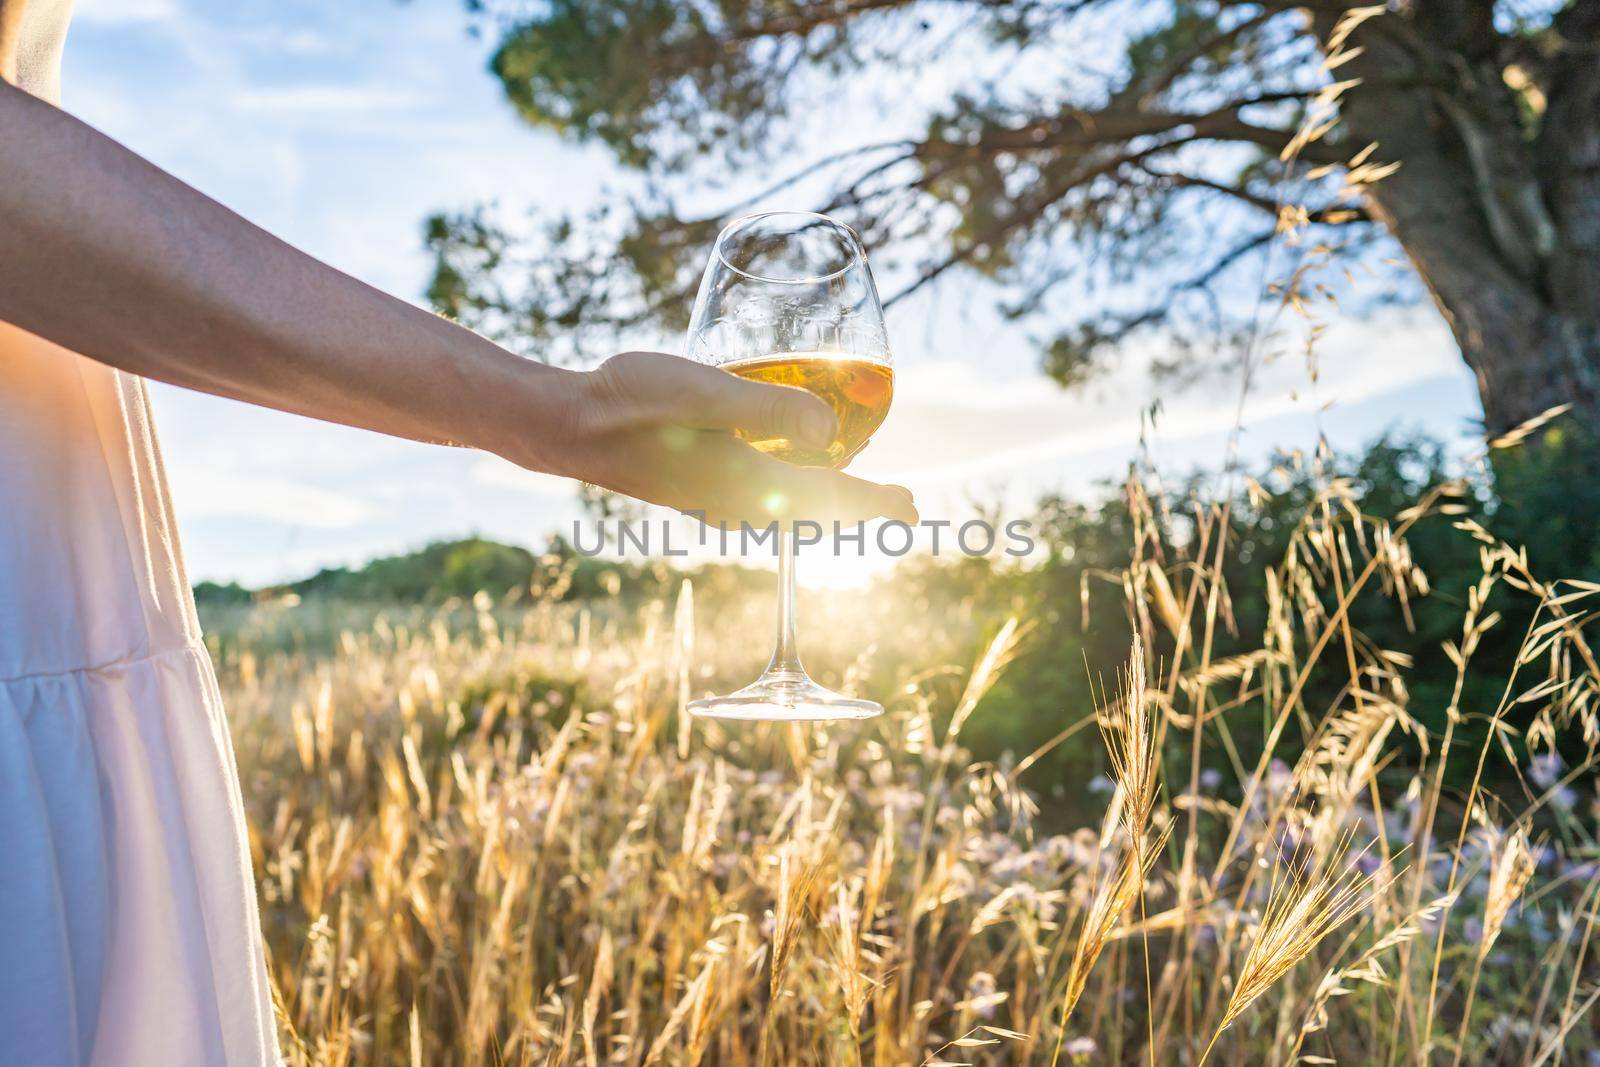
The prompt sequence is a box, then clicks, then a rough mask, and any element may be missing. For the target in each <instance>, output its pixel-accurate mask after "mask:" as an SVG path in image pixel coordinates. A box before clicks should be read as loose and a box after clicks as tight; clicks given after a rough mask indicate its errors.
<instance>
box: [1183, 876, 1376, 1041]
mask: <svg viewBox="0 0 1600 1067" xmlns="http://www.w3.org/2000/svg"><path fill="white" fill-rule="evenodd" d="M1339 851H1340V852H1341V853H1347V852H1348V850H1347V849H1343V850H1339ZM1296 859H1298V857H1294V858H1292V859H1291V860H1290V862H1289V863H1288V865H1287V867H1286V869H1285V876H1284V877H1282V878H1279V877H1278V876H1277V872H1274V882H1273V885H1272V889H1271V891H1270V893H1269V895H1268V898H1267V907H1266V911H1265V912H1264V913H1263V915H1262V917H1261V924H1260V926H1258V927H1257V928H1256V935H1255V939H1254V940H1253V941H1251V943H1250V949H1249V951H1248V952H1246V953H1245V958H1244V963H1243V964H1242V965H1241V966H1240V968H1239V976H1238V980H1237V981H1236V982H1235V983H1234V987H1233V992H1232V994H1231V995H1230V996H1229V997H1228V1003H1227V1006H1226V1007H1225V1008H1224V1009H1223V1012H1222V1021H1221V1022H1219V1023H1218V1024H1217V1028H1216V1030H1215V1032H1213V1033H1212V1035H1211V1043H1210V1044H1208V1045H1207V1046H1206V1050H1205V1053H1204V1054H1203V1055H1201V1057H1200V1063H1201V1064H1204V1063H1205V1062H1206V1061H1207V1060H1208V1059H1209V1058H1210V1056H1211V1051H1212V1050H1213V1049H1214V1048H1216V1045H1217V1040H1218V1039H1219V1038H1220V1037H1221V1036H1222V1032H1223V1031H1224V1030H1226V1029H1227V1028H1228V1027H1229V1026H1230V1025H1232V1024H1233V1022H1234V1021H1235V1020H1237V1019H1238V1018H1239V1017H1240V1016H1241V1015H1243V1014H1244V1013H1245V1011H1247V1010H1248V1009H1249V1007H1250V1005H1252V1004H1254V1003H1255V1002H1256V1001H1257V1000H1259V999H1261V997H1262V995H1263V994H1265V993H1266V992H1267V990H1269V989H1271V988H1272V986H1273V984H1274V983H1276V982H1277V981H1278V979H1280V978H1282V977H1283V976H1284V975H1286V974H1288V973H1289V972H1290V971H1291V970H1293V969H1294V967H1295V966H1296V965H1297V964H1299V962H1300V961H1301V960H1303V959H1305V958H1306V957H1307V956H1309V955H1310V954H1311V952H1312V950H1313V949H1315V948H1316V947H1317V945H1319V944H1320V943H1321V942H1322V939H1323V938H1325V937H1327V936H1328V935H1329V934H1331V933H1333V931H1335V930H1337V929H1338V928H1339V927H1340V926H1343V925H1344V924H1345V923H1346V922H1347V921H1348V920H1350V919H1351V918H1352V917H1354V916H1355V915H1356V914H1357V913H1358V912H1360V911H1362V910H1364V909H1365V908H1366V907H1367V906H1368V905H1370V904H1371V903H1372V899H1373V895H1374V891H1375V888H1376V887H1375V885H1374V882H1373V878H1372V876H1370V875H1363V874H1360V873H1359V872H1358V871H1357V870H1356V868H1355V858H1350V859H1349V860H1348V861H1347V862H1344V863H1342V864H1335V863H1334V862H1332V861H1327V862H1324V863H1323V864H1322V866H1321V869H1320V870H1319V871H1318V872H1317V873H1316V874H1315V875H1314V876H1312V877H1310V878H1307V877H1305V876H1303V875H1301V874H1300V873H1299V872H1298V871H1297V870H1296V869H1295V860H1296Z"/></svg>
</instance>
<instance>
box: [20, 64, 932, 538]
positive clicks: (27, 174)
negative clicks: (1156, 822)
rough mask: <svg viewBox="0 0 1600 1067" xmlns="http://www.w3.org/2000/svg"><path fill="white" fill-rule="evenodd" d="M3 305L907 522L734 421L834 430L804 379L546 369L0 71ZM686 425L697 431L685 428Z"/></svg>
mask: <svg viewBox="0 0 1600 1067" xmlns="http://www.w3.org/2000/svg"><path fill="white" fill-rule="evenodd" d="M0 320H4V321H6V322H10V323H12V324H14V325H16V326H20V327H21V328H23V329H25V330H27V331H29V332H31V333H34V334H37V335H38V336H40V337H43V338H45V339H47V340H50V341H53V342H55V343H57V344H59V345H61V346H63V347H64V348H68V349H71V350H72V351H74V352H78V353H81V354H83V355H85V356H89V357H91V358H93V359H96V360H99V361H101V362H104V363H108V364H111V365H113V366H117V367H121V368H123V369H124V370H128V371H132V372H134V373H136V374H140V375H143V376H145V377H149V378H155V379H158V380H160V381H164V382H170V383H172V384H175V385H181V386H186V387H188V388H191V389H198V390H200V391H202V392H207V393H214V394H217V395H219V396H227V397H232V398H234V399H237V400H245V401H249V402H251V403H255V404H261V405H264V406H266V407H272V408H277V409H279V410H282V411H292V412H296V413H298V414H302V415H309V416H312V417H314V418H319V419H326V420H328V421H331V422H340V423H344V424H346V425H350V426H358V427H362V428H365V429H369V430H377V431H380V432H383V433H387V434H393V435H396V436H399V437H408V438H412V439H415V440H419V441H437V442H452V443H459V444H465V445H470V446H472V447H476V448H482V449H485V450H488V451H492V452H495V453H498V454H500V455H502V456H505V457H506V458H508V459H510V460H512V461H513V462H516V463H518V464H521V465H522V466H525V467H530V468H533V469H536V470H542V471H548V472H551V473H555V474H562V475H567V476H571V477H576V478H582V479H585V480H587V481H592V482H595V483H597V484H600V485H604V486H606V487H607V488H612V489H616V490H618V491H620V492H625V493H628V494H630V495H633V496H638V497H641V498H643V499H646V500H650V501H653V502H655V503H662V504H667V505H669V506H672V507H677V508H680V509H685V510H687V509H693V508H704V509H706V510H707V511H708V512H709V513H711V514H712V515H713V516H720V517H725V518H729V519H732V520H735V521H737V520H739V519H743V518H750V519H755V518H759V517H763V516H765V515H767V514H768V508H767V507H765V506H764V504H763V501H764V500H766V499H767V498H768V497H769V496H770V495H771V494H773V493H774V492H776V493H778V494H779V495H780V496H783V497H784V498H785V499H787V500H788V501H789V502H790V503H789V505H788V507H787V508H786V510H790V511H792V512H794V513H796V514H805V515H807V516H808V517H813V516H816V517H826V518H834V517H843V518H856V517H863V518H865V517H872V516H875V515H880V514H882V515H892V516H895V517H899V518H903V519H911V518H914V515H915V513H914V511H913V510H912V509H911V505H910V500H909V494H905V493H904V491H903V490H895V489H892V488H889V487H884V486H878V485H874V484H872V483H869V482H863V481H861V480H859V479H854V478H850V477H848V476H846V475H842V474H838V473H835V472H831V471H820V470H805V469H801V468H793V467H789V466H788V465H787V464H783V463H780V462H778V461H775V460H771V459H769V458H768V457H766V456H763V455H760V454H759V453H756V452H755V451H754V450H753V449H750V448H748V447H747V446H745V445H743V444H741V443H740V442H738V441H737V440H736V439H735V438H733V437H732V436H731V435H730V434H729V433H728V432H727V431H729V430H732V429H735V428H746V429H751V430H756V431H764V432H770V433H775V434H779V435H784V436H795V437H800V438H802V439H807V440H816V441H819V442H821V443H826V441H827V440H828V439H829V438H831V435H832V428H833V422H832V419H833V416H832V414H831V412H829V411H828V409H827V407H826V405H824V404H823V403H822V402H821V401H820V400H818V399H816V398H815V397H812V396H811V395H810V394H808V393H804V392H802V391H800V390H795V389H786V388H783V387H778V386H767V385H760V384H757V383H752V382H745V381H743V380H742V379H738V378H735V377H734V376H733V375H730V374H726V373H724V372H722V371H718V370H715V369H714V368H709V367H703V366H700V365H698V364H695V363H692V362H689V361H687V360H682V359H679V358H677V357H675V356H667V355H662V354H659V353H630V354H628V356H627V357H626V358H623V359H618V360H613V361H610V362H608V363H606V364H605V365H603V366H602V367H601V368H600V369H599V370H597V371H594V372H587V373H586V372H578V371H568V370H562V369H558V368H554V367H548V366H545V365H543V364H539V363H534V362H531V361H528V360H525V359H522V358H520V357H518V356H515V355H513V354H512V353H509V352H507V351H505V350H504V349H502V348H500V347H499V346H497V345H494V344H492V343H490V342H489V341H486V340H484V339H483V338H481V337H479V336H477V335H476V334H474V333H472V332H471V331H469V330H466V329H463V328H461V327H459V326H456V325H454V324H453V323H450V322H448V321H446V320H444V319H442V318H439V317H438V316H435V315H431V314H429V313H428V312H426V311H423V310H421V309H419V308H416V307H413V306H411V305H409V304H407V303H405V302H404V301H401V300H397V299H395V298H393V297H390V296H387V295H385V294H384V293H382V292H379V291H378V290H376V289H374V288H372V287H371V286H368V285H365V284H363V283H362V282H359V281H357V280H356V279H354V278H352V277H350V276H349V275H347V274H344V273H342V272H340V271H337V270H335V269H333V268H331V267H329V266H327V265H325V264H323V263H321V262H319V261H317V260H315V259H312V258H311V257H310V256H307V255H305V254H303V253H301V252H298V251H296V250H295V249H294V248H291V247H290V246H289V245H287V244H285V243H283V242H282V241H279V240H278V239H277V238H275V237H273V236H272V235H271V234H269V233H267V232H266V231H264V230H261V229H259V228H258V227H256V226H253V225H251V224H250V223H248V222H246V221H245V220H244V219H242V218H240V217H239V216H238V215H235V214H234V213H233V212H231V211H229V210H227V209H226V208H224V207H222V206H221V205H220V204H218V203H216V202H215V201H213V200H211V199H209V198H208V197H205V196H203V195H201V194H200V193H198V192H196V191H195V190H194V189H191V188H190V187H189V186H187V185H184V184H183V183H182V182H180V181H178V180H177V179H175V178H173V177H172V176H171V175H169V174H166V173H165V172H163V171H161V170H160V169H158V168H156V167H155V166H153V165H151V164H150V163H148V162H146V161H145V160H143V159H141V158H139V157H138V156H136V155H134V154H133V153H132V152H129V151H128V150H126V149H125V148H123V147H122V146H121V145H118V144H117V143H116V142H114V141H112V140H111V139H109V138H107V137H105V136H104V135H102V134H100V133H98V132H96V131H95V130H93V129H91V128H90V127H88V126H86V125H84V124H83V123H81V122H79V121H77V120H76V119H74V118H72V117H71V116H69V115H67V114H66V113H64V112H62V111H59V110H57V109H56V108H54V107H51V106H50V105H48V104H45V103H43V102H41V101H38V100H35V99H33V98H32V97H30V96H28V95H27V94H26V93H24V92H22V91H21V90H19V89H16V88H14V87H12V86H10V85H7V84H4V83H3V82H0ZM686 430H687V431H689V432H688V433H685V432H684V431H686Z"/></svg>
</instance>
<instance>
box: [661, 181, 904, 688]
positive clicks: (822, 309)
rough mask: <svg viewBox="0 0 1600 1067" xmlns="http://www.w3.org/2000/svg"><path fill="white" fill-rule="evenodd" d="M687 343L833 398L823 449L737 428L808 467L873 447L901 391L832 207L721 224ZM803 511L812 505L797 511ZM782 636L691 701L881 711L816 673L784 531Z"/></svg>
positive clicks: (733, 367) (869, 289)
mask: <svg viewBox="0 0 1600 1067" xmlns="http://www.w3.org/2000/svg"><path fill="white" fill-rule="evenodd" d="M686 347H687V354H688V356H689V357H690V358H691V359H695V360H698V361H700V362H702V363H708V364H712V365H714V366H718V367H722V368H723V369H724V370H727V371H729V372H730V373H733V374H737V375H739V376H740V377H742V378H747V379H749V380H751V381H758V382H766V383H769V384H775V385H786V386H793V387H797V388H801V389H805V390H806V391H807V392H810V393H812V394H813V395H814V396H817V397H819V398H820V399H821V400H822V401H823V402H824V403H826V404H827V405H828V406H829V408H831V409H832V411H833V413H834V417H835V419H836V420H837V423H838V428H837V430H836V431H835V433H834V439H833V440H832V441H831V442H830V443H829V444H828V446H827V447H826V448H817V447H814V446H812V445H808V444H804V443H802V442H798V441H792V440H790V439H788V438H785V437H769V436H760V435H756V434H751V433H741V434H740V435H739V436H740V437H742V438H743V439H744V440H745V441H747V442H748V443H749V444H750V445H751V446H752V447H754V448H756V449H757V450H759V451H761V452H765V453H767V454H768V455H771V456H774V457H776V458H778V459H782V460H785V461H787V462H790V463H795V464H799V465H802V466H818V467H830V468H834V469H838V468H841V467H843V466H844V465H845V464H846V463H848V462H849V461H850V460H851V459H852V458H854V457H855V455H856V454H857V453H858V452H860V451H861V449H862V448H864V447H866V444H867V442H868V441H869V440H870V439H871V437H872V435H873V433H874V432H876V431H877V429H878V427H879V426H880V425H882V423H883V420H884V417H885V416H886V415H887V414H888V411H889V404H890V401H891V400H892V399H893V396H894V371H893V368H892V365H891V358H890V354H889V343H888V336H887V332H886V330H885V327H884V319H883V305H882V303H881V302H880V301H879V299H878V290H877V286H876V285H875V284H874V283H873V280H872V272H871V270H870V268H869V267H868V266H867V259H866V254H865V253H864V252H863V251H862V248H861V242H860V240H859V239H858V238H857V237H856V234H855V232H854V231H853V230H851V229H850V228H849V227H848V226H846V225H845V224H843V223H842V222H839V221H838V220H836V219H832V218H829V217H828V216H826V215H819V214H815V213H813V212H804V211H772V212H763V213H761V214H757V215H748V216H746V217H744V218H742V219H736V220H735V221H733V222H731V223H729V224H728V226H727V227H726V228H725V229H723V231H722V233H721V234H719V235H718V237H717V242H716V245H715V247H714V248H713V250H712V253H711V257H710V262H709V263H708V264H707V266H706V271H705V275H704V276H703V277H702V279H701V282H700V291H699V294H698V295H697V297H696V299H695V306H694V312H693V314H692V315H691V317H690V322H689V333H688V339H687V345H686ZM798 517H799V518H804V517H805V516H798ZM778 542H779V556H778V639H777V648H776V650H775V651H774V652H773V655H772V660H771V662H770V663H769V664H768V666H767V669H766V671H765V672H764V673H763V674H762V676H761V677H760V678H759V679H757V680H756V681H755V682H754V683H752V684H751V685H748V686H746V687H745V688H743V689H741V690H739V691H738V692H736V693H731V694H729V695H727V696H713V697H708V698H706V699H704V700H697V701H694V702H692V703H691V704H690V705H689V709H690V711H691V712H693V713H694V714H697V715H707V716H714V717H720V718H735V719H775V720H796V719H812V720H815V719H861V718H870V717H871V716H874V715H879V714H881V713H882V712H883V708H882V707H881V706H880V705H878V704H876V703H873V702H872V701H869V700H860V699H857V698H855V697H849V696H845V695H844V694H841V693H835V692H833V691H832V690H829V689H827V688H825V687H823V686H821V685H818V684H817V683H816V682H814V681H812V680H811V678H810V677H809V676H807V674H806V672H805V668H804V667H803V666H802V665H801V663H800V656H799V652H798V651H797V648H796V641H795V611H794V606H795V579H794V544H793V538H792V535H791V534H790V533H789V531H787V530H780V531H779V535H778Z"/></svg>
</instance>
